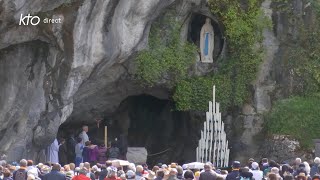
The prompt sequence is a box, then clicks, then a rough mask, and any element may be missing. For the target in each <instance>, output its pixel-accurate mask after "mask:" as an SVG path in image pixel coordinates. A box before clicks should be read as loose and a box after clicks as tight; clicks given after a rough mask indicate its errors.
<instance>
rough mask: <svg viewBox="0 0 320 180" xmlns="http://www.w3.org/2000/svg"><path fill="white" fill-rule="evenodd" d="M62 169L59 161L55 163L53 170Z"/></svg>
mask: <svg viewBox="0 0 320 180" xmlns="http://www.w3.org/2000/svg"><path fill="white" fill-rule="evenodd" d="M60 169H61V166H60V164H58V163H54V164H53V166H52V170H56V171H60Z"/></svg>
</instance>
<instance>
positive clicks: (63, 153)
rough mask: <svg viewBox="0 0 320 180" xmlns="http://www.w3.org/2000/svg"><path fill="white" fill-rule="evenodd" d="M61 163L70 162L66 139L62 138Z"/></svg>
mask: <svg viewBox="0 0 320 180" xmlns="http://www.w3.org/2000/svg"><path fill="white" fill-rule="evenodd" d="M58 154H59V163H60V164H61V165H62V166H64V165H66V164H67V163H68V158H67V154H68V150H67V145H66V141H65V139H63V138H62V139H61V142H60V146H59V153H58ZM72 162H73V161H72Z"/></svg>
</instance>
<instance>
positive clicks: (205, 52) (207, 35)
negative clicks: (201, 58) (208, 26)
mask: <svg viewBox="0 0 320 180" xmlns="http://www.w3.org/2000/svg"><path fill="white" fill-rule="evenodd" d="M203 51H204V55H205V56H208V55H209V33H208V32H207V33H206V34H205V39H204V50H203Z"/></svg>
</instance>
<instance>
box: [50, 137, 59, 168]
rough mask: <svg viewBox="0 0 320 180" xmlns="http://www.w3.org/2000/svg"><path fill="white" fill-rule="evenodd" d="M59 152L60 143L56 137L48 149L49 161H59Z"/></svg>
mask: <svg viewBox="0 0 320 180" xmlns="http://www.w3.org/2000/svg"><path fill="white" fill-rule="evenodd" d="M58 152H59V143H58V140H57V138H56V139H54V141H53V143H52V144H51V145H50V146H49V147H48V149H47V161H49V162H51V163H59V156H58Z"/></svg>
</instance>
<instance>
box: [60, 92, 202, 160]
mask: <svg viewBox="0 0 320 180" xmlns="http://www.w3.org/2000/svg"><path fill="white" fill-rule="evenodd" d="M173 109H174V106H173V103H172V102H171V101H170V100H167V99H159V98H156V97H154V96H151V95H146V94H141V95H136V96H129V97H127V98H126V99H124V100H123V101H122V102H121V103H120V105H119V107H118V108H117V109H116V111H115V112H113V113H111V114H104V115H101V116H99V117H101V118H100V119H101V122H100V124H99V128H98V126H97V124H96V123H94V122H95V121H94V120H93V121H91V122H93V123H91V124H87V123H86V122H79V121H72V120H71V119H69V120H67V121H66V122H65V123H64V124H62V125H61V126H60V128H59V132H58V138H67V137H68V136H69V135H70V133H74V134H76V135H78V134H79V133H80V132H81V127H82V125H88V126H89V132H88V135H89V137H90V140H91V141H92V142H93V143H94V144H101V143H103V142H104V126H107V127H108V142H111V141H114V140H115V138H117V139H118V140H120V139H121V138H122V137H125V139H127V143H126V144H127V145H128V147H145V148H146V149H147V152H148V159H147V162H148V163H149V164H155V163H157V162H162V163H169V162H171V161H172V160H173V159H174V160H176V161H177V162H180V163H185V162H192V161H194V160H195V159H194V158H195V151H194V150H195V148H196V147H197V143H198V141H197V136H198V135H197V133H199V132H198V131H197V129H196V127H197V124H200V123H194V122H193V118H192V116H193V115H192V114H190V112H178V111H174V110H173ZM82 113H90V112H82ZM95 113H96V114H98V112H95ZM100 114H103V112H100Z"/></svg>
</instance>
